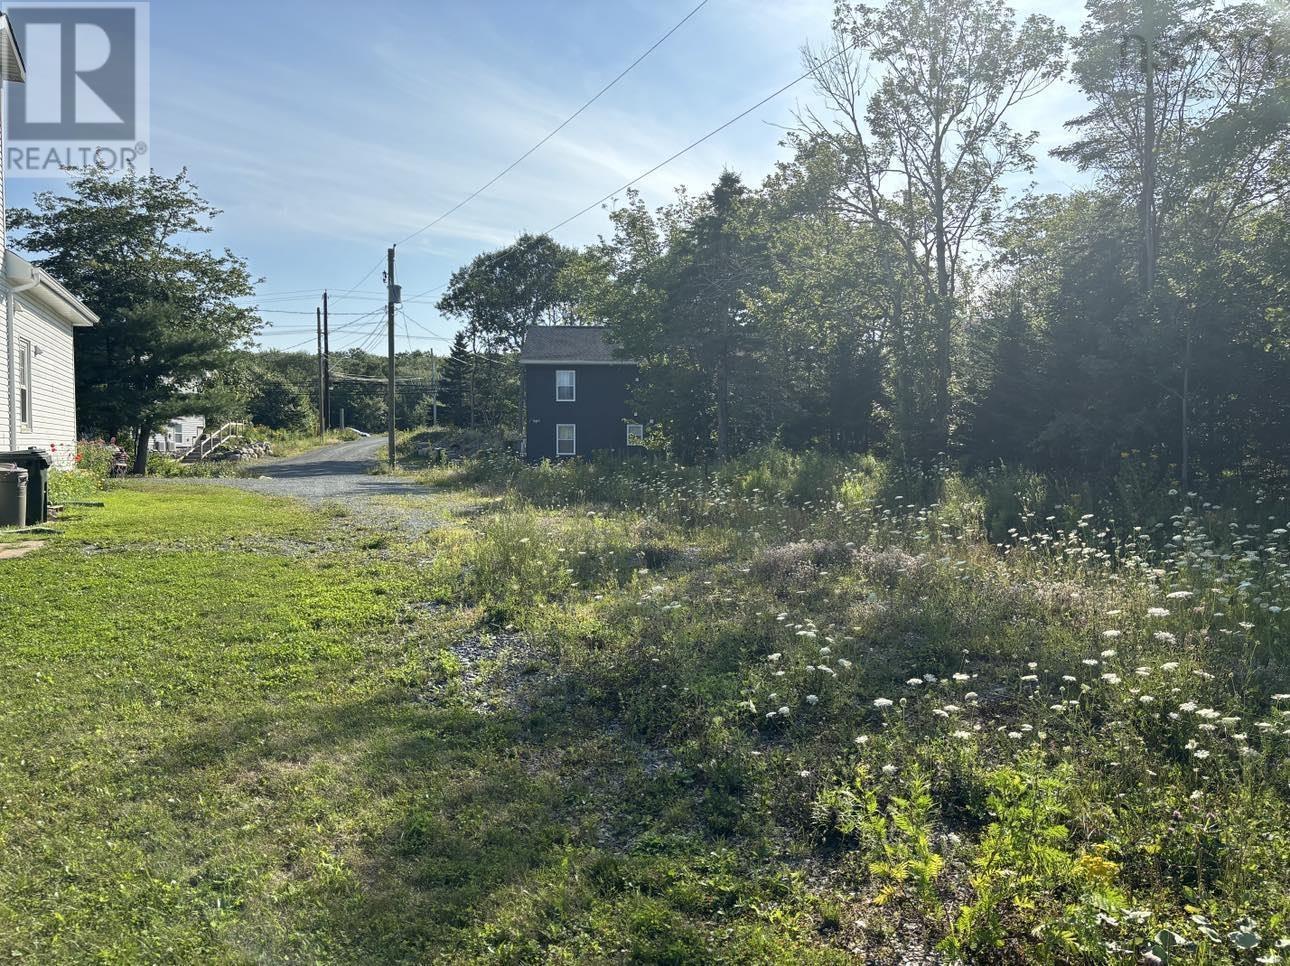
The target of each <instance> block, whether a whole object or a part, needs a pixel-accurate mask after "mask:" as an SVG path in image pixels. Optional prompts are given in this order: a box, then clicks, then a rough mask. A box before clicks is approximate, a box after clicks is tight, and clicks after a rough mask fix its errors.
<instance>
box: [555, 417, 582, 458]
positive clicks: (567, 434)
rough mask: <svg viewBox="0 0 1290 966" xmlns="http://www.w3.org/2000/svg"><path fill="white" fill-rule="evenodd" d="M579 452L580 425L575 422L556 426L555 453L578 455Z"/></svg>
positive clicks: (559, 454)
mask: <svg viewBox="0 0 1290 966" xmlns="http://www.w3.org/2000/svg"><path fill="white" fill-rule="evenodd" d="M577 453H578V427H577V426H575V425H574V424H573V423H560V424H559V425H558V426H556V428H555V455H556V456H576V455H577Z"/></svg>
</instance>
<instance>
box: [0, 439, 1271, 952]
mask: <svg viewBox="0 0 1290 966" xmlns="http://www.w3.org/2000/svg"><path fill="white" fill-rule="evenodd" d="M421 476H422V478H423V480H424V481H425V482H426V483H428V484H429V485H430V486H431V492H430V493H429V495H427V496H426V497H424V499H422V498H416V501H417V502H418V503H424V502H429V503H430V504H431V505H434V506H438V507H441V508H442V514H443V526H442V527H441V528H440V529H438V530H435V531H432V532H431V533H429V534H428V535H426V536H425V537H418V538H415V539H412V540H409V539H407V538H404V537H401V536H399V535H398V533H397V531H391V532H390V533H379V532H372V531H371V530H370V529H368V530H364V529H361V528H358V527H356V526H354V525H353V524H352V523H350V522H349V518H348V516H347V515H346V513H345V511H344V510H343V509H341V508H333V509H331V510H323V511H319V512H309V511H305V510H302V509H300V508H298V507H296V506H294V505H290V504H284V503H277V502H273V501H269V500H265V499H262V498H258V497H251V496H248V495H245V494H241V493H237V492H234V491H230V490H220V489H215V488H201V487H199V486H197V485H195V484H192V483H174V484H170V485H167V486H155V487H150V488H146V489H140V488H137V487H131V488H129V489H124V490H115V491H109V492H108V493H107V494H106V497H105V499H106V502H107V504H108V505H107V507H106V508H105V509H103V510H101V511H86V512H85V514H84V515H82V516H81V517H79V518H78V519H76V520H74V521H72V522H71V523H70V524H69V525H68V527H67V533H66V534H65V536H64V537H63V538H62V539H61V540H60V541H59V542H57V543H56V544H54V545H52V546H51V548H49V549H47V550H46V551H43V552H42V553H41V554H37V555H36V556H34V557H29V558H26V559H25V560H24V561H22V562H21V565H20V566H18V567H10V568H8V569H6V570H3V571H0V586H2V587H3V593H2V594H0V620H2V621H3V626H4V627H5V628H6V630H7V634H8V636H9V643H7V644H6V645H5V646H4V647H3V648H2V649H0V693H3V694H4V701H3V709H4V710H3V715H2V717H0V730H2V738H3V745H2V746H0V783H2V785H3V789H4V792H3V795H4V800H3V809H2V810H0V845H2V846H3V848H4V854H5V861H4V863H3V864H0V949H8V950H9V951H10V953H11V955H13V956H14V957H15V958H22V957H26V958H29V959H30V960H31V961H40V962H47V961H56V960H67V961H71V960H84V959H90V958H98V959H101V960H107V961H120V962H127V961H128V962H134V961H141V960H146V961H153V960H184V961H228V962H244V961H250V960H271V961H276V960H283V961H353V962H360V961H361V962H371V961H426V960H430V961H434V960H442V961H483V962H594V961H606V960H612V961H624V960H626V961H635V962H651V963H653V962H668V963H689V962H732V963H733V962H740V963H743V962H768V963H769V962H839V963H840V962H853V961H856V959H857V958H858V959H860V960H862V961H871V962H902V961H927V962H952V961H963V962H1126V963H1128V962H1139V961H1142V960H1143V959H1144V958H1145V959H1147V960H1148V961H1159V962H1200V963H1220V962H1221V963H1226V962H1262V963H1275V962H1282V961H1287V960H1290V948H1287V947H1290V938H1287V937H1290V922H1288V921H1287V917H1288V916H1290V863H1288V862H1287V861H1286V856H1287V855H1288V854H1290V808H1288V803H1290V763H1287V759H1286V749H1287V744H1288V743H1290V637H1288V631H1290V615H1287V613H1286V611H1285V610H1284V609H1283V608H1286V607H1290V536H1288V535H1287V524H1288V521H1290V507H1287V505H1286V503H1285V502H1284V501H1283V500H1281V499H1273V497H1272V496H1270V495H1266V494H1261V493H1259V492H1257V491H1256V490H1253V489H1247V491H1246V492H1245V493H1244V494H1243V496H1242V498H1241V501H1240V502H1239V503H1238V501H1236V500H1232V501H1231V505H1230V506H1228V505H1214V503H1210V502H1206V501H1204V500H1203V499H1202V498H1200V497H1196V496H1191V495H1188V494H1177V493H1174V494H1169V493H1167V492H1164V491H1160V492H1155V491H1152V490H1149V489H1147V488H1139V489H1137V490H1133V489H1132V488H1127V489H1126V488H1121V490H1120V492H1119V493H1118V494H1117V496H1116V498H1115V500H1114V501H1113V502H1107V503H1102V502H1099V501H1097V500H1094V499H1092V498H1090V497H1088V496H1087V495H1085V494H1081V493H1079V492H1076V491H1073V490H1062V491H1059V490H1058V489H1057V488H1055V487H1053V486H1052V485H1050V484H1045V483H1044V482H1043V481H1039V480H1036V479H1034V478H1026V477H1022V476H1019V475H1015V474H1013V475H1008V474H1003V473H997V474H993V475H990V476H987V477H984V478H982V479H979V480H976V481H968V480H964V479H962V478H960V477H958V476H955V475H952V474H945V475H942V476H940V477H935V478H930V479H921V480H917V481H913V480H901V479H899V478H897V477H895V476H893V475H892V474H891V473H890V472H889V471H888V470H886V469H885V468H884V467H883V466H882V465H881V464H879V463H877V462H875V461H870V460H866V461H856V462H853V463H844V462H840V461H831V460H827V459H824V458H816V457H792V456H788V455H784V454H779V453H765V454H759V455H758V456H757V457H756V458H749V459H746V460H744V461H741V462H738V463H735V464H732V465H731V466H729V467H727V468H725V469H724V470H722V471H721V472H720V473H716V474H710V475H709V474H704V473H702V472H700V471H697V470H688V469H687V470H682V469H679V468H677V467H673V466H669V465H667V464H664V463H654V462H640V463H633V464H627V465H618V466H608V465H597V464H594V463H590V464H588V463H577V464H566V465H562V466H559V467H550V466H543V467H521V466H519V465H518V464H515V463H513V462H510V461H508V460H500V459H493V460H488V459H485V460H481V461H474V462H469V463H466V464H462V465H458V466H453V467H446V468H439V469H428V470H425V471H423V472H422V474H421ZM390 510H391V512H397V506H396V505H395V503H394V502H393V501H391V506H390Z"/></svg>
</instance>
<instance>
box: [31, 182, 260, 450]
mask: <svg viewBox="0 0 1290 966" xmlns="http://www.w3.org/2000/svg"><path fill="white" fill-rule="evenodd" d="M69 188H70V191H69V193H68V194H56V193H55V192H52V191H44V192H40V193H38V194H37V195H36V197H35V207H34V209H16V210H14V211H13V212H11V213H10V224H11V226H12V227H13V228H15V229H17V230H18V231H19V232H20V235H19V237H18V239H17V244H18V245H19V246H20V247H22V248H24V249H25V250H27V251H29V252H33V253H36V254H37V255H38V257H37V258H36V262H37V264H39V265H40V266H41V267H42V268H44V269H46V270H47V271H48V272H49V273H50V274H51V275H53V276H54V277H55V278H57V279H58V280H59V281H61V282H62V283H63V284H65V285H66V286H67V287H68V288H69V289H71V290H72V291H73V292H75V293H76V294H77V295H78V296H79V297H80V298H81V299H82V300H83V301H84V302H85V303H86V305H88V306H89V307H90V308H91V309H93V310H94V312H96V313H97V314H98V316H99V319H100V321H99V324H98V325H95V326H92V327H90V328H80V329H77V330H76V333H75V338H76V402H77V409H78V412H77V415H78V417H79V420H80V425H81V427H82V429H83V430H86V431H89V432H93V433H98V434H102V435H103V436H116V435H119V434H120V433H122V432H123V431H126V430H128V431H129V432H131V433H133V434H134V438H135V441H136V448H135V461H134V469H135V472H136V473H142V472H144V471H145V470H146V468H147V459H148V439H149V437H150V436H151V435H152V433H153V432H154V431H155V430H157V429H158V428H159V427H160V426H162V425H164V424H165V423H166V421H167V420H169V419H172V418H174V417H176V416H182V415H186V414H190V413H195V414H201V415H206V414H208V413H210V414H214V413H215V412H217V411H219V410H221V409H223V408H226V404H227V400H226V399H225V398H224V390H225V389H227V385H226V384H225V383H222V382H221V381H220V379H219V378H218V376H219V373H220V372H221V371H222V370H224V369H225V368H227V367H228V366H229V365H231V364H232V363H233V361H234V350H235V349H236V348H237V347H238V346H239V344H243V343H245V342H246V341H247V340H248V339H249V338H250V336H251V335H252V334H253V333H254V332H255V331H256V328H257V327H258V325H259V320H258V318H257V317H256V314H255V312H254V311H253V310H252V309H248V308H244V307H242V306H240V305H238V304H237V301H236V300H237V299H240V298H244V297H246V296H249V295H251V294H253V292H254V288H253V284H252V283H253V280H252V278H251V275H250V273H249V272H248V271H247V267H246V263H245V262H243V261H242V260H241V259H240V258H238V257H237V256H235V255H233V254H232V253H231V252H229V251H228V250H225V251H223V252H221V253H215V252H211V251H200V250H196V249H194V248H192V247H190V239H191V238H192V237H193V236H197V235H201V234H204V233H207V232H209V231H210V230H211V227H210V221H211V219H213V218H214V217H215V216H216V215H217V214H218V213H219V212H218V211H217V209H215V208H213V207H212V206H211V205H209V204H207V203H206V202H205V201H204V200H202V198H201V196H200V195H199V194H198V193H197V188H196V186H194V185H193V183H192V182H191V181H189V180H188V175H187V172H185V171H181V172H180V173H179V174H177V175H176V176H175V177H173V178H165V177H162V176H161V175H158V174H155V173H151V172H150V173H147V174H134V173H129V174H125V175H123V176H117V175H109V174H108V173H107V172H106V171H103V170H101V169H99V168H86V169H82V170H79V171H76V172H75V173H74V174H73V175H72V178H71V182H70V185H69Z"/></svg>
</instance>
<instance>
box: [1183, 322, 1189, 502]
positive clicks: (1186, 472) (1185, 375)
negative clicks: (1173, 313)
mask: <svg viewBox="0 0 1290 966" xmlns="http://www.w3.org/2000/svg"><path fill="white" fill-rule="evenodd" d="M1182 377H1183V381H1182V491H1183V495H1184V496H1185V495H1186V494H1187V491H1188V490H1189V489H1190V488H1191V472H1190V470H1191V440H1190V438H1189V437H1190V435H1191V432H1190V427H1189V426H1188V408H1189V407H1190V405H1191V326H1187V334H1186V349H1185V350H1184V352H1183V373H1182Z"/></svg>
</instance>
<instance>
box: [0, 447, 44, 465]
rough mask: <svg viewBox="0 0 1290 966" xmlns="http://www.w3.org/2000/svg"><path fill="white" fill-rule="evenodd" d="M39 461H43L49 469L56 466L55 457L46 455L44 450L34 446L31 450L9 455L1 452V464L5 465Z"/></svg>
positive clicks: (9, 453) (18, 451) (11, 452)
mask: <svg viewBox="0 0 1290 966" xmlns="http://www.w3.org/2000/svg"><path fill="white" fill-rule="evenodd" d="M37 459H39V460H41V461H43V462H44V464H45V466H47V467H48V466H53V465H54V457H53V455H51V454H50V453H46V452H45V451H44V450H43V449H36V448H35V447H34V446H33V447H32V448H31V449H15V450H10V451H9V452H7V453H6V452H0V462H4V463H30V462H33V461H34V460H37Z"/></svg>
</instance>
